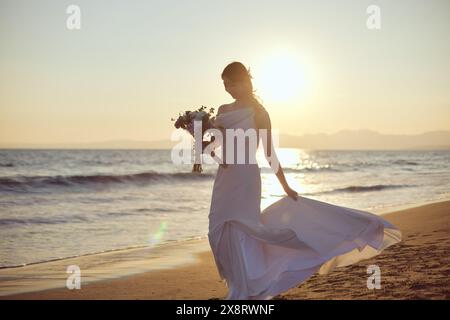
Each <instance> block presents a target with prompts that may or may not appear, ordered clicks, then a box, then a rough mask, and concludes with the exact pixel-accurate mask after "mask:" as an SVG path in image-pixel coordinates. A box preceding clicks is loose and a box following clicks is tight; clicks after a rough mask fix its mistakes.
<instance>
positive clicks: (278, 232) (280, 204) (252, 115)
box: [208, 62, 401, 299]
mask: <svg viewBox="0 0 450 320" xmlns="http://www.w3.org/2000/svg"><path fill="white" fill-rule="evenodd" d="M251 78H252V77H251V75H250V72H249V71H248V70H247V69H246V68H245V66H244V65H243V64H242V63H240V62H233V63H230V64H229V65H228V66H227V67H226V68H225V69H224V71H223V73H222V80H223V82H224V85H225V90H226V91H227V92H228V93H229V94H230V95H231V96H232V97H233V98H234V99H235V101H234V102H233V103H232V104H230V105H223V106H221V107H220V108H219V110H218V114H217V117H216V125H217V126H218V127H221V128H224V129H226V130H230V129H231V130H236V129H243V130H249V129H250V130H254V129H256V130H259V129H265V130H266V132H267V139H266V140H265V139H262V140H263V147H264V152H265V156H266V159H267V160H268V162H269V164H270V165H271V168H272V169H273V171H274V173H275V174H276V176H277V177H278V180H279V181H280V183H281V185H282V186H283V189H284V190H285V192H286V194H287V196H286V197H284V198H282V199H280V200H278V201H276V202H275V203H273V204H272V205H270V206H269V207H268V208H266V209H265V210H264V211H262V212H261V209H260V203H261V172H260V169H259V167H258V165H257V163H255V162H251V161H247V162H246V163H236V161H235V159H233V160H234V162H233V161H231V163H228V158H226V156H225V155H224V157H223V159H227V160H225V164H224V165H222V164H221V165H220V166H219V168H218V171H217V174H216V178H215V181H214V187H213V193H212V198H211V207H210V212H209V232H208V239H209V243H210V245H211V249H212V252H213V255H214V259H215V262H216V265H217V268H218V272H219V275H220V277H221V279H222V280H225V282H226V285H227V287H228V294H227V296H226V298H225V299H271V298H273V297H274V296H276V295H278V294H279V293H282V292H284V291H286V290H287V289H289V288H292V287H295V286H298V285H299V284H300V283H302V282H303V281H305V280H306V279H307V278H309V277H310V276H312V275H313V274H314V273H315V272H319V273H321V274H325V273H328V272H330V271H331V270H332V269H334V268H335V267H341V266H346V265H349V264H353V263H355V262H357V261H360V260H362V259H367V258H370V257H373V256H375V255H377V254H379V253H380V252H381V251H382V250H383V249H385V248H387V247H388V246H391V245H393V244H395V243H397V242H399V241H401V232H400V231H399V230H398V229H397V228H396V227H395V226H393V225H392V224H390V223H389V222H387V221H385V220H384V219H382V218H381V217H379V216H377V215H374V214H372V213H369V212H365V211H361V210H356V209H352V208H346V207H342V206H337V205H333V204H329V203H325V202H322V201H317V200H313V199H309V198H306V197H302V196H299V195H298V194H297V192H295V191H294V190H292V189H291V188H290V187H289V185H288V183H287V182H286V179H285V176H284V173H283V169H282V167H281V165H280V163H279V161H278V158H277V156H276V152H275V149H274V147H273V143H272V140H271V138H272V137H271V121H270V117H269V114H268V113H267V111H266V110H265V109H264V107H263V106H262V105H261V104H260V103H259V102H258V100H257V99H256V98H255V96H254V93H253V87H252V82H251ZM241 131H242V130H241ZM225 136H226V135H224V137H225ZM259 138H260V136H259V135H258V140H257V143H259V140H260V139H259ZM245 147H246V148H248V145H247V144H246V145H245ZM222 148H223V151H224V153H227V152H228V150H227V148H228V144H226V143H225V141H223V142H222ZM239 151H242V150H239ZM246 152H247V151H246ZM250 156H251V157H252V158H253V159H255V158H254V150H253V151H252V154H251V155H250ZM246 159H247V158H246Z"/></svg>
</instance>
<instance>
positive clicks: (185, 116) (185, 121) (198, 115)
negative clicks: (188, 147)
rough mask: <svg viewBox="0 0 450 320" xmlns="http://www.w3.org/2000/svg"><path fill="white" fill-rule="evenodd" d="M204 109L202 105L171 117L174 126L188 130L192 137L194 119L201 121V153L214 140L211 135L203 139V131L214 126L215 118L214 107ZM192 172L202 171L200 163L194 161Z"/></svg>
mask: <svg viewBox="0 0 450 320" xmlns="http://www.w3.org/2000/svg"><path fill="white" fill-rule="evenodd" d="M206 109H207V108H206V107H205V106H203V105H202V106H201V107H200V108H198V109H197V110H194V111H185V112H184V113H180V114H179V116H178V118H177V119H176V120H175V119H174V118H172V119H171V120H172V121H175V124H174V125H175V128H177V129H179V128H181V129H184V130H186V131H188V132H189V133H190V134H191V135H192V137H194V121H201V122H202V132H201V137H202V153H203V150H204V148H205V147H206V146H207V145H208V144H210V143H211V142H213V141H214V137H211V141H203V135H204V134H205V131H206V130H208V129H210V128H213V127H214V125H213V123H214V120H215V117H214V116H213V114H214V108H210V109H209V111H206ZM192 172H202V166H201V164H197V163H195V164H194V166H193V168H192Z"/></svg>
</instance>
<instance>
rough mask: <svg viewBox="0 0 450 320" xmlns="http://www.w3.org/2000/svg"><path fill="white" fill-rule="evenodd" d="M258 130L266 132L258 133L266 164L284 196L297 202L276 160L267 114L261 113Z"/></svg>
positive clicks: (295, 194)
mask: <svg viewBox="0 0 450 320" xmlns="http://www.w3.org/2000/svg"><path fill="white" fill-rule="evenodd" d="M259 128H261V129H265V130H266V132H264V131H260V133H261V134H262V140H263V147H264V155H265V157H266V160H267V162H268V163H269V165H270V167H271V168H272V170H273V171H274V172H275V175H276V176H277V178H278V181H280V184H281V186H282V187H283V189H284V191H285V192H286V194H287V195H288V196H290V197H291V198H293V199H294V200H297V196H298V194H297V192H296V191H295V190H293V189H291V187H289V184H288V183H287V181H286V177H285V175H284V171H283V168H282V167H281V164H280V161H279V160H278V156H277V154H276V151H275V147H274V146H273V141H272V125H271V122H270V117H269V114H268V113H267V112H263V114H262V116H261V117H260V126H259Z"/></svg>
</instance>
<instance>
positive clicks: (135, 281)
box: [0, 199, 450, 299]
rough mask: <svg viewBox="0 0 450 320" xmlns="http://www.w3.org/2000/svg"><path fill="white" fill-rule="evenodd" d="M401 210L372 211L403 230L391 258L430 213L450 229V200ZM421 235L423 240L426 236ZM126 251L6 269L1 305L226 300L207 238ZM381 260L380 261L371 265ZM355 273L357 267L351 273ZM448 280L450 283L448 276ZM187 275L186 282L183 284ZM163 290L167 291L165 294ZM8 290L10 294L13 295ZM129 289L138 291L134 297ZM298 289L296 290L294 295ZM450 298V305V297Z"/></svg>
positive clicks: (0, 285)
mask: <svg viewBox="0 0 450 320" xmlns="http://www.w3.org/2000/svg"><path fill="white" fill-rule="evenodd" d="M396 208H397V210H394V211H393V210H392V208H389V209H387V208H386V209H385V210H378V211H372V212H374V213H376V214H380V215H383V217H384V218H386V219H387V220H389V221H390V222H392V223H394V224H395V225H396V226H398V227H399V228H400V230H402V233H403V240H402V242H401V243H400V245H396V246H393V247H394V248H393V249H391V248H388V249H387V250H386V251H387V252H389V251H395V250H396V248H398V247H403V246H404V245H405V243H404V242H405V241H411V240H412V239H411V238H410V237H408V233H410V231H409V228H410V225H411V224H413V225H415V228H417V225H419V226H422V225H423V224H424V223H425V222H427V221H428V220H432V217H431V216H430V217H428V218H427V217H425V218H424V215H425V216H426V215H427V213H428V214H429V215H431V213H430V212H431V211H432V210H431V208H434V209H433V210H441V211H442V210H444V211H446V212H449V216H448V218H449V219H446V217H443V218H442V217H441V218H442V219H441V220H443V221H441V223H440V224H438V225H437V226H434V227H438V226H439V225H440V226H443V224H442V222H444V223H445V225H447V226H448V223H449V220H450V209H449V208H450V200H448V199H444V200H442V199H440V200H435V201H426V202H421V204H420V205H417V204H409V205H404V206H401V209H400V208H398V206H396ZM387 210H389V211H387ZM380 211H385V212H380ZM417 212H418V213H417ZM409 220H412V222H411V221H409ZM419 220H420V221H419ZM404 229H405V230H404ZM417 231H418V230H416V233H417ZM449 233H450V232H448V230H447V229H445V232H444V236H445V237H444V238H442V239H447V238H448V240H450V235H449ZM418 234H419V235H420V232H419V233H418ZM397 250H398V249H397ZM121 251H122V252H117V251H114V252H112V253H111V252H106V253H99V254H92V255H89V256H80V257H75V258H68V259H62V260H58V261H54V262H44V263H40V264H34V265H27V266H24V267H16V268H6V269H0V279H2V280H1V281H0V299H209V298H214V297H215V298H220V297H222V296H224V295H225V294H226V286H225V284H224V283H223V282H221V281H220V278H219V275H218V273H217V270H216V266H215V264H214V260H213V257H212V253H211V252H210V248H209V243H208V239H207V238H206V239H204V238H202V239H192V240H184V241H178V242H174V243H170V244H166V243H164V244H161V245H158V246H157V247H154V248H152V249H150V250H149V249H148V248H137V249H124V250H121ZM449 252H450V251H449ZM117 254H122V255H123V256H122V257H120V258H121V261H120V262H118V259H117V258H118V257H117V256H116V255H117ZM385 254H386V253H382V254H381V257H380V258H381V259H382V258H384V257H385V256H384V255H385ZM92 256H94V257H92ZM114 256H116V257H114ZM92 258H94V259H92ZM98 258H101V259H98ZM376 259H378V258H377V257H376V258H374V259H371V260H376ZM92 260H97V261H92ZM98 260H101V261H98ZM361 263H362V264H367V263H368V262H367V261H366V260H363V261H362V262H360V263H358V264H361ZM71 264H78V265H79V266H80V268H81V272H82V274H81V276H82V286H81V290H68V289H67V288H65V282H66V279H67V277H68V276H69V275H68V274H66V272H65V271H66V266H68V265H71ZM114 264H116V265H114ZM358 264H356V265H358ZM112 265H114V266H112ZM63 267H64V268H63ZM352 268H354V266H350V267H348V268H346V269H352ZM112 269H114V270H115V273H116V274H115V275H114V276H111V274H112V273H111V271H112ZM130 270H132V271H131V272H130ZM117 271H119V272H117ZM363 271H365V270H363ZM444 271H445V270H444ZM339 272H341V273H342V271H340V270H338V271H333V272H332V273H331V274H330V275H328V276H325V278H326V277H332V276H334V274H335V273H339ZM445 272H447V271H445ZM105 274H107V275H106V276H105ZM445 274H447V276H445V277H446V278H448V273H445ZM36 275H38V276H37V277H36ZM180 275H181V276H180ZM182 275H186V277H185V278H183V276H182ZM30 277H33V278H40V281H39V279H38V280H36V279H34V284H33V281H30V280H29V278H30ZM314 277H315V276H313V278H314ZM364 277H365V276H364ZM443 277H444V276H443ZM27 278H28V279H27ZM309 282H310V280H308V281H306V283H304V284H303V285H301V286H300V287H303V286H304V285H306V284H308V283H309ZM143 283H144V284H143ZM152 284H154V285H152ZM161 286H164V288H163V289H162V288H161ZM5 287H7V288H9V289H8V291H6V290H5ZM14 287H15V289H13V288H14ZM111 288H114V289H113V290H112V289H111ZM118 288H121V289H118ZM126 288H129V289H130V288H131V289H135V290H134V291H133V290H131V292H130V290H126ZM30 289H32V290H30ZM297 289H298V288H294V289H291V290H289V292H291V291H292V290H294V291H295V290H297ZM124 290H126V292H125V291H124ZM449 290H450V287H449ZM111 291H114V292H111ZM444 296H445V295H444ZM447 298H449V299H450V295H449V296H448V297H447ZM294 299H295V297H294ZM306 299H308V298H306Z"/></svg>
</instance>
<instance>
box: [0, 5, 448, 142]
mask: <svg viewBox="0 0 450 320" xmlns="http://www.w3.org/2000/svg"><path fill="white" fill-rule="evenodd" d="M70 5H77V6H78V7H79V8H80V12H81V16H80V17H81V19H80V21H81V24H80V29H75V30H70V29H68V28H67V19H68V18H69V16H71V14H68V13H67V12H66V10H67V8H68V7H69V6H70ZM370 5H376V6H378V8H379V9H380V20H379V21H380V28H379V29H369V28H368V27H367V20H368V18H369V16H371V14H372V13H373V12H370V13H367V11H366V10H367V8H368V6H370ZM449 39H450V1H448V0H442V1H441V0H430V1H424V0H420V1H416V0H397V1H384V0H383V1H379V0H372V1H364V0H353V1H349V0H342V1H324V0H320V1H318V0H315V1H312V0H311V1H299V0H292V1H285V0H279V1H278V0H277V1H274V0H271V1H266V0H246V1H242V0H240V1H237V0H227V1H219V0H190V1H181V0H180V1H174V0H164V1H151V0H150V1H138V0H133V1H124V0H123V1H114V0H105V1H100V0H88V1H81V0H71V1H62V0H58V1H56V0H55V1H48V0H40V1H23V0H12V1H5V0H0V144H3V145H4V144H7V145H13V146H14V145H16V144H17V145H20V144H21V143H38V144H39V143H42V144H46V143H79V142H82V143H83V142H97V141H105V140H116V139H132V140H166V139H170V137H171V133H172V131H173V130H174V128H173V122H171V121H170V118H171V117H175V116H177V115H178V113H179V112H181V111H184V110H192V109H195V108H197V107H200V106H201V105H206V106H208V107H215V108H217V107H218V106H220V105H222V104H225V103H230V102H233V98H232V97H231V96H229V95H228V93H226V91H225V90H224V87H223V82H222V79H221V78H220V74H221V72H222V70H223V69H224V67H225V66H226V65H227V64H228V63H230V62H233V61H240V62H242V63H244V65H246V66H247V67H249V68H250V72H251V73H252V75H253V77H254V79H253V81H254V82H253V83H254V88H255V89H256V90H257V91H256V93H257V95H258V96H259V97H260V98H261V99H262V103H263V105H264V106H265V108H266V109H267V111H268V112H269V114H270V117H271V120H272V126H273V127H274V128H276V129H277V130H279V132H280V133H284V134H292V135H302V134H314V133H335V132H337V131H340V130H349V129H350V130H355V129H369V130H375V131H378V132H380V133H386V134H417V133H422V132H425V131H434V130H450V90H449V89H450V41H449Z"/></svg>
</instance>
